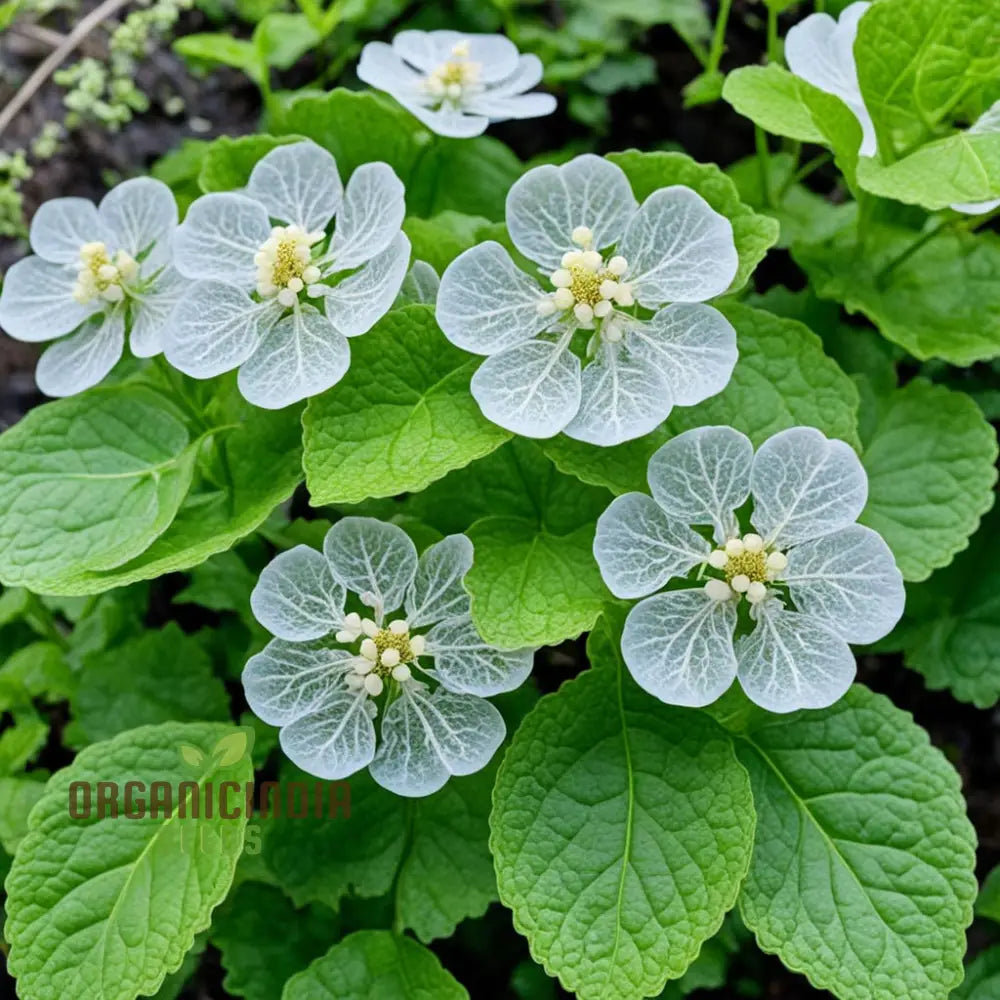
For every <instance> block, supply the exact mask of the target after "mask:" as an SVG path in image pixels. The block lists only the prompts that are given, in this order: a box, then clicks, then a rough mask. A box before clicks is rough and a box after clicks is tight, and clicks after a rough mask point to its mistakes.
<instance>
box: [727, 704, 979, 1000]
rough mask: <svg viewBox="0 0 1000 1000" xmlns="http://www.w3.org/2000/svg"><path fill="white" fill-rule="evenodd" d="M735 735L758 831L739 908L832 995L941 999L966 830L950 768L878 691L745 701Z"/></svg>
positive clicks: (762, 936) (967, 850)
mask: <svg viewBox="0 0 1000 1000" xmlns="http://www.w3.org/2000/svg"><path fill="white" fill-rule="evenodd" d="M740 735H741V737H742V738H741V739H738V740H737V753H738V754H739V758H740V760H741V761H742V763H743V764H744V766H745V767H746V768H747V770H748V771H749V772H750V780H751V783H752V785H753V797H754V803H755V805H756V808H757V837H756V842H755V845H754V851H753V860H752V862H751V865H750V871H749V874H748V875H747V878H746V881H745V882H744V884H743V889H742V891H741V894H740V910H741V912H742V914H743V918H744V920H745V921H746V923H747V925H748V926H749V927H750V928H751V929H752V930H753V931H754V932H755V934H756V936H757V941H758V943H759V944H760V946H761V947H762V948H763V949H764V950H765V951H768V952H772V953H774V954H777V955H778V956H780V958H781V960H782V961H783V962H784V963H785V965H787V966H788V967H789V968H791V969H795V970H797V971H799V972H803V973H805V974H806V975H807V976H808V977H809V980H810V981H811V982H812V983H813V985H815V986H816V987H817V988H818V989H824V990H829V991H830V992H831V993H833V994H834V995H835V996H836V997H838V998H839V1000H900V998H901V997H906V1000H941V998H942V997H945V996H947V992H948V990H949V989H950V988H951V987H953V986H955V985H956V984H957V983H958V982H959V980H960V979H961V978H962V956H963V954H964V952H965V928H966V927H967V926H968V924H969V922H970V921H971V919H972V902H973V899H974V898H975V894H976V880H975V876H974V875H973V867H974V864H975V842H976V841H975V832H974V831H973V829H972V825H971V824H970V823H969V821H968V819H967V818H966V815H965V802H964V800H963V799H962V792H961V787H960V782H959V778H958V775H957V774H956V773H955V771H954V770H953V768H952V767H951V765H950V764H949V763H948V762H947V760H945V758H944V756H943V755H942V754H941V753H939V752H938V751H937V750H935V749H933V748H932V747H931V746H930V743H929V741H928V738H927V734H926V733H925V732H924V731H923V730H922V729H921V728H920V727H919V726H917V725H916V724H915V723H914V721H913V719H912V718H911V717H910V716H909V715H908V714H906V713H905V712H902V711H900V710H899V709H897V708H895V707H894V706H893V705H892V704H891V702H889V701H888V699H886V698H884V697H882V696H881V695H876V694H873V693H872V692H871V691H869V690H868V689H867V688H864V687H861V686H860V685H856V686H855V687H853V688H852V689H851V690H850V691H849V692H848V693H847V695H846V696H845V697H844V698H842V699H841V700H840V701H839V702H838V703H837V704H836V705H834V706H832V707H831V708H827V709H822V710H820V711H802V712H796V713H794V714H792V715H787V716H774V715H769V714H767V713H763V712H760V713H754V714H753V715H752V716H751V721H750V723H749V724H748V725H747V728H746V729H745V731H744V732H742V733H741V734H740Z"/></svg>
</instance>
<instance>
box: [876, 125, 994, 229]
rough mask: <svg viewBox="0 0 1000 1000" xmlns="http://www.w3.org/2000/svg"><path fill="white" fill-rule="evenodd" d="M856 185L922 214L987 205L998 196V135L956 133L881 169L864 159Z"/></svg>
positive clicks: (880, 165) (878, 165)
mask: <svg viewBox="0 0 1000 1000" xmlns="http://www.w3.org/2000/svg"><path fill="white" fill-rule="evenodd" d="M858 183H859V184H860V185H861V186H862V187H863V188H864V189H865V190H866V191H869V192H871V193H872V194H877V195H878V196H879V197H881V198H893V199H895V200H896V201H902V202H906V204H908V205H922V206H923V207H924V208H927V209H935V210H936V209H942V208H947V207H948V206H949V205H952V204H955V203H956V202H973V203H975V202H983V201H990V200H991V199H995V198H996V197H998V196H1000V135H997V134H983V135H969V134H968V133H966V132H959V133H958V134H957V135H951V136H948V137H947V138H946V139H939V140H938V141H937V142H931V143H928V144H927V145H926V146H921V147H920V149H918V150H917V151H916V152H915V153H911V154H910V155H909V156H907V157H904V158H903V159H902V160H897V161H896V162H895V163H893V164H890V165H889V166H887V167H886V166H882V164H880V163H879V162H878V161H877V160H874V159H869V158H867V157H865V158H863V159H861V161H860V162H859V163H858Z"/></svg>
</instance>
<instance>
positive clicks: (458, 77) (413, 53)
mask: <svg viewBox="0 0 1000 1000" xmlns="http://www.w3.org/2000/svg"><path fill="white" fill-rule="evenodd" d="M358 76H359V77H360V78H361V79H362V80H364V81H365V83H367V84H369V85H370V86H372V87H375V88H376V89H378V90H384V91H385V92H386V93H388V94H391V95H392V96H393V97H394V98H395V99H396V100H397V101H399V103H400V104H402V105H403V107H404V108H406V109H407V110H408V111H409V112H410V113H411V114H412V115H414V116H415V117H417V118H419V119H420V121H422V122H423V123H424V124H425V125H426V126H427V127H428V128H429V129H431V130H432V131H434V132H437V133H438V135H445V136H452V137H455V138H468V137H470V136H474V135H480V134H482V133H483V132H485V131H486V127H487V126H488V125H489V124H490V122H501V121H506V120H507V119H509V118H538V117H540V116H541V115H550V114H552V112H553V111H555V109H556V100H555V98H554V97H552V95H551V94H526V93H525V91H526V90H530V89H531V88H532V87H534V86H535V85H536V84H537V83H538V82H539V81H540V80H541V78H542V64H541V62H540V61H539V59H538V57H537V56H533V55H523V56H522V55H520V54H519V53H518V51H517V47H516V46H515V45H514V43H513V42H511V41H510V39H508V38H505V37H504V36H503V35H464V34H461V33H460V32H457V31H401V32H399V34H398V35H396V37H395V38H393V40H392V45H386V44H385V42H369V43H368V44H367V45H366V46H365V47H364V49H363V50H362V52H361V62H360V63H359V64H358Z"/></svg>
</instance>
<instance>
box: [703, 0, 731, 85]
mask: <svg viewBox="0 0 1000 1000" xmlns="http://www.w3.org/2000/svg"><path fill="white" fill-rule="evenodd" d="M732 6H733V0H721V2H720V3H719V16H718V17H717V18H716V19H715V34H713V35H712V47H711V49H709V52H708V63H707V64H706V66H705V72H706V73H718V71H719V63H720V62H722V52H723V49H724V48H725V42H726V27H727V25H728V24H729V11H730V8H731V7H732Z"/></svg>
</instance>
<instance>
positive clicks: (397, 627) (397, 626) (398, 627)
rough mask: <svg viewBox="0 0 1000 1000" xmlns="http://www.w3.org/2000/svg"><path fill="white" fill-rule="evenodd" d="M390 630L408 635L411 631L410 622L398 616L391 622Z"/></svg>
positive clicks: (393, 632) (396, 633)
mask: <svg viewBox="0 0 1000 1000" xmlns="http://www.w3.org/2000/svg"><path fill="white" fill-rule="evenodd" d="M389 631H390V632H392V634H393V635H406V633H407V632H409V631H410V623H409V622H408V621H407V620H406V619H405V618H397V619H396V620H395V621H391V622H389Z"/></svg>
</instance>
